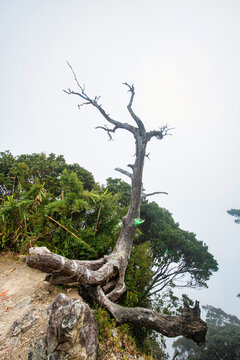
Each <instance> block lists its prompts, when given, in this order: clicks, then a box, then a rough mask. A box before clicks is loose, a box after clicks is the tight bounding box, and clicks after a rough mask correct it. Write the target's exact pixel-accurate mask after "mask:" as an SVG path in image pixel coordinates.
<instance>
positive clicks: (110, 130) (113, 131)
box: [95, 125, 117, 141]
mask: <svg viewBox="0 0 240 360" xmlns="http://www.w3.org/2000/svg"><path fill="white" fill-rule="evenodd" d="M95 129H102V130H105V131H106V132H107V133H108V136H109V141H111V140H113V137H112V135H111V134H110V133H111V132H112V133H115V131H116V130H117V126H115V127H114V128H113V129H109V128H108V127H107V125H105V126H97V127H96V128H95Z"/></svg>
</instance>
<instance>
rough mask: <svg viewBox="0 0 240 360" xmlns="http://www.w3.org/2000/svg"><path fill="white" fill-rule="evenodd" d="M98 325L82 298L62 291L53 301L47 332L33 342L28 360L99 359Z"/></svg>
mask: <svg viewBox="0 0 240 360" xmlns="http://www.w3.org/2000/svg"><path fill="white" fill-rule="evenodd" d="M97 340H98V326H97V323H96V320H95V317H94V314H93V310H91V309H90V308H89V306H88V305H87V304H85V303H84V302H83V301H81V300H75V299H69V298H67V297H66V296H65V295H64V294H60V295H58V296H57V297H56V299H55V300H54V302H53V304H52V307H51V314H50V318H49V323H48V327H47V334H46V336H45V337H43V338H40V339H38V340H36V341H35V342H34V345H33V346H32V348H31V350H30V352H29V356H28V359H29V360H45V359H56V360H66V359H68V360H77V359H79V360H96V359H97Z"/></svg>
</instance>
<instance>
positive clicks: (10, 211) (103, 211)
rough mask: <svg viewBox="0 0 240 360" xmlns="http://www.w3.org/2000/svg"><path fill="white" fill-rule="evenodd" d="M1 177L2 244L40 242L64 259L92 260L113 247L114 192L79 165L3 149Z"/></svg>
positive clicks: (115, 225) (22, 247)
mask: <svg viewBox="0 0 240 360" xmlns="http://www.w3.org/2000/svg"><path fill="white" fill-rule="evenodd" d="M23 161H25V162H23ZM72 169H74V170H76V172H73V171H71V170H72ZM0 179H1V187H0V189H1V208H0V227H1V234H0V236H1V247H2V248H4V247H8V248H11V249H13V250H22V251H26V250H27V249H28V247H30V246H33V245H38V246H40V245H45V246H48V248H49V249H50V250H51V251H54V252H56V253H60V254H62V255H65V256H67V257H69V258H77V259H81V258H84V259H86V258H87V259H91V258H96V257H100V256H103V255H104V254H106V253H108V251H109V250H110V249H111V248H112V247H113V245H114V242H115V239H116V236H117V234H118V231H119V229H118V228H119V222H120V217H119V214H118V206H117V195H116V196H113V195H111V194H110V193H106V190H105V189H104V188H103V187H100V186H97V185H96V184H95V182H94V179H93V176H92V174H91V173H89V172H88V171H87V170H85V169H83V168H81V167H80V166H79V165H77V164H74V165H67V164H66V163H65V160H64V158H63V157H62V156H58V157H56V156H55V155H54V154H50V155H49V157H46V155H45V154H33V155H21V156H19V157H17V158H14V157H13V156H12V155H11V154H10V153H9V152H5V153H1V157H0ZM93 187H94V189H93ZM91 189H92V190H91ZM51 219H53V220H55V222H54V221H52V220H51ZM56 222H58V223H59V224H61V225H62V227H61V226H59V225H58V224H57V223H56ZM66 229H67V230H68V231H66ZM69 232H71V233H73V234H75V235H76V237H73V236H72V235H71V234H70V233H69ZM84 243H86V244H88V246H86V245H85V244H84Z"/></svg>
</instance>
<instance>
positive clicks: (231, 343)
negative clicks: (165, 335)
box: [173, 305, 240, 360]
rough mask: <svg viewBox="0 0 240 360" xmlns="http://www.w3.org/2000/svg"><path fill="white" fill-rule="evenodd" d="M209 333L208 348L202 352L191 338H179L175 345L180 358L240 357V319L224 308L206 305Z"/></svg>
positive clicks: (215, 359) (222, 359)
mask: <svg viewBox="0 0 240 360" xmlns="http://www.w3.org/2000/svg"><path fill="white" fill-rule="evenodd" d="M204 309H205V310H207V323H208V333H207V341H206V350H205V352H201V351H200V350H199V348H198V347H197V346H196V345H195V343H194V342H192V341H191V340H187V339H185V338H182V337H181V338H179V339H178V340H176V341H175V342H174V343H173V347H174V348H175V349H176V350H177V351H178V352H179V355H178V357H177V358H178V359H180V360H193V359H194V360H209V359H211V360H232V359H239V358H240V320H239V319H238V318H237V317H236V316H234V315H230V314H226V313H225V312H224V311H223V310H222V309H217V308H214V307H213V306H209V305H208V306H205V307H204Z"/></svg>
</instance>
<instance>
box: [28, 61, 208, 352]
mask: <svg viewBox="0 0 240 360" xmlns="http://www.w3.org/2000/svg"><path fill="white" fill-rule="evenodd" d="M69 66H70V65H69ZM70 67H71V66H70ZM71 69H72V68H71ZM72 72H73V74H74V77H75V81H76V83H77V85H78V87H79V89H80V92H75V91H72V90H70V89H69V90H67V91H65V92H66V93H67V94H73V95H77V96H79V97H80V98H81V99H84V100H85V101H86V102H84V103H83V104H81V105H79V106H82V105H84V104H90V105H92V106H94V107H95V108H97V109H98V111H99V112H100V113H101V114H102V115H103V117H104V118H105V119H106V120H107V121H108V122H109V123H110V124H111V125H113V128H111V129H109V128H108V127H107V126H98V128H100V129H103V130H104V131H106V132H107V133H108V136H109V137H110V139H112V135H111V134H112V133H114V132H115V131H116V130H117V129H124V130H126V131H129V132H130V133H131V134H132V135H133V136H134V139H135V144H136V155H135V162H134V164H130V165H128V167H129V168H130V169H131V172H127V171H125V170H122V169H116V170H118V171H120V172H121V173H123V174H125V175H127V176H129V177H130V179H131V197H130V205H129V209H128V212H127V215H126V216H125V217H124V218H123V221H122V229H121V232H120V235H119V238H118V240H117V243H116V245H115V248H114V250H113V251H112V253H111V254H110V255H107V256H105V257H104V258H102V259H98V260H92V261H80V260H69V259H66V258H64V257H62V256H60V255H56V254H53V253H51V252H50V251H49V250H48V249H47V248H31V249H30V250H29V257H27V258H26V263H27V264H28V265H29V266H30V267H33V268H37V269H40V270H42V271H44V272H46V273H48V274H49V275H48V276H47V280H48V281H50V282H52V283H54V284H67V283H68V284H69V283H74V282H77V283H78V284H79V285H80V286H81V287H82V289H83V291H87V293H88V294H89V295H90V296H91V297H92V298H94V299H95V300H96V301H97V302H98V303H99V304H100V305H102V306H104V307H105V308H106V309H108V311H109V312H110V313H111V314H112V315H113V316H114V317H115V319H116V320H117V321H118V322H119V323H123V322H131V323H134V324H137V325H141V326H145V327H148V328H151V329H154V330H156V331H158V332H160V333H162V334H163V335H165V336H169V337H175V336H178V335H184V336H186V337H188V338H191V339H193V340H194V341H195V342H197V343H198V344H199V345H201V344H203V343H204V341H205V335H206V331H207V325H206V323H205V322H203V321H202V320H201V319H200V310H199V304H198V302H196V305H195V307H194V309H190V308H188V309H185V314H184V315H183V316H180V317H176V316H167V315H160V314H158V313H156V312H154V311H152V310H149V309H143V308H123V307H121V306H119V305H117V304H115V302H116V301H117V300H118V299H119V297H120V296H121V295H122V294H123V292H124V291H125V289H126V286H125V283H124V278H125V272H126V268H127V265H128V260H129V257H130V254H131V249H132V244H133V238H134V235H135V219H139V218H140V205H141V197H142V175H143V167H144V160H145V156H146V147H147V143H148V142H149V141H150V140H151V139H152V138H153V137H155V138H157V139H159V140H162V139H163V138H164V136H166V135H168V132H169V130H170V129H169V128H168V127H167V126H163V127H161V128H160V129H159V130H153V131H149V132H147V131H146V129H145V127H144V124H143V122H142V121H141V120H140V118H139V117H138V116H137V115H136V114H135V113H134V112H133V110H132V102H133V99H134V95H135V91H134V86H133V85H132V86H130V85H129V84H127V83H125V85H126V86H127V87H128V89H129V92H130V101H129V104H128V106H127V108H128V111H129V113H130V115H131V117H132V118H133V120H134V121H135V124H136V126H132V125H130V124H128V123H122V122H119V121H116V120H114V119H112V118H111V117H110V116H109V115H108V114H107V113H106V112H105V110H104V109H103V108H102V106H101V105H99V104H98V100H99V98H98V97H95V99H91V98H90V97H89V96H88V95H87V94H86V93H85V90H84V88H83V87H81V86H80V85H79V82H78V80H77V77H76V75H75V73H74V71H73V69H72ZM145 196H146V195H145Z"/></svg>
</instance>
